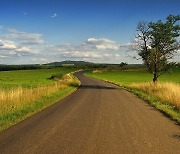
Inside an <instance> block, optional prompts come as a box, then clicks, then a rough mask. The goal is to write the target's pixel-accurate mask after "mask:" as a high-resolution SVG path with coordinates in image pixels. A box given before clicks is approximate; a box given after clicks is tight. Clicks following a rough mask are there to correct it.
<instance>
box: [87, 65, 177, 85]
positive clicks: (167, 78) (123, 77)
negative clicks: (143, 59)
mask: <svg viewBox="0 0 180 154" xmlns="http://www.w3.org/2000/svg"><path fill="white" fill-rule="evenodd" d="M87 75H90V76H92V77H95V78H98V79H103V80H111V81H112V82H115V83H117V84H119V85H123V86H125V85H129V84H131V83H142V82H151V81H152V78H153V75H152V74H150V73H148V72H146V71H139V70H137V71H136V70H126V71H109V72H102V73H87ZM158 80H159V81H160V82H173V83H179V84H180V68H178V69H175V70H174V71H173V73H172V74H164V75H162V76H160V77H159V79H158Z"/></svg>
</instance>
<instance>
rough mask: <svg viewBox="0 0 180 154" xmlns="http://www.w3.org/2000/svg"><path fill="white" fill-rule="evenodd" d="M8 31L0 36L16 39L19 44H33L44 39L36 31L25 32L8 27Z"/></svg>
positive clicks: (40, 42)
mask: <svg viewBox="0 0 180 154" xmlns="http://www.w3.org/2000/svg"><path fill="white" fill-rule="evenodd" d="M8 31H9V33H8V34H4V35H1V36H0V37H1V38H5V39H17V40H18V41H19V42H20V43H21V44H26V45H35V44H42V43H45V41H44V40H43V38H42V34H37V33H26V32H21V31H18V30H16V29H8Z"/></svg>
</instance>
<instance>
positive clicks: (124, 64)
mask: <svg viewBox="0 0 180 154" xmlns="http://www.w3.org/2000/svg"><path fill="white" fill-rule="evenodd" d="M126 65H128V64H127V63H124V62H121V63H120V64H119V66H120V67H123V66H126Z"/></svg>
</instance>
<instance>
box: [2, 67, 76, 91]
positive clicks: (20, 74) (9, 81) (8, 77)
mask: <svg viewBox="0 0 180 154" xmlns="http://www.w3.org/2000/svg"><path fill="white" fill-rule="evenodd" d="M75 70H77V69H75V68H52V69H37V70H16V71H0V89H3V90H6V89H7V90H9V89H13V88H17V87H19V86H21V87H23V88H32V87H38V86H42V85H51V84H53V83H54V81H53V80H49V79H48V78H50V77H51V76H52V75H56V74H63V75H64V74H67V73H70V72H73V71H75Z"/></svg>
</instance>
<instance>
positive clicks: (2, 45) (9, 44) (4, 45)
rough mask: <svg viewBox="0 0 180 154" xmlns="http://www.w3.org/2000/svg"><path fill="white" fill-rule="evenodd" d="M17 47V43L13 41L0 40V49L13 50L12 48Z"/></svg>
mask: <svg viewBox="0 0 180 154" xmlns="http://www.w3.org/2000/svg"><path fill="white" fill-rule="evenodd" d="M16 48H17V45H16V43H15V42H13V41H8V40H6V41H3V40H0V50H13V49H16Z"/></svg>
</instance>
